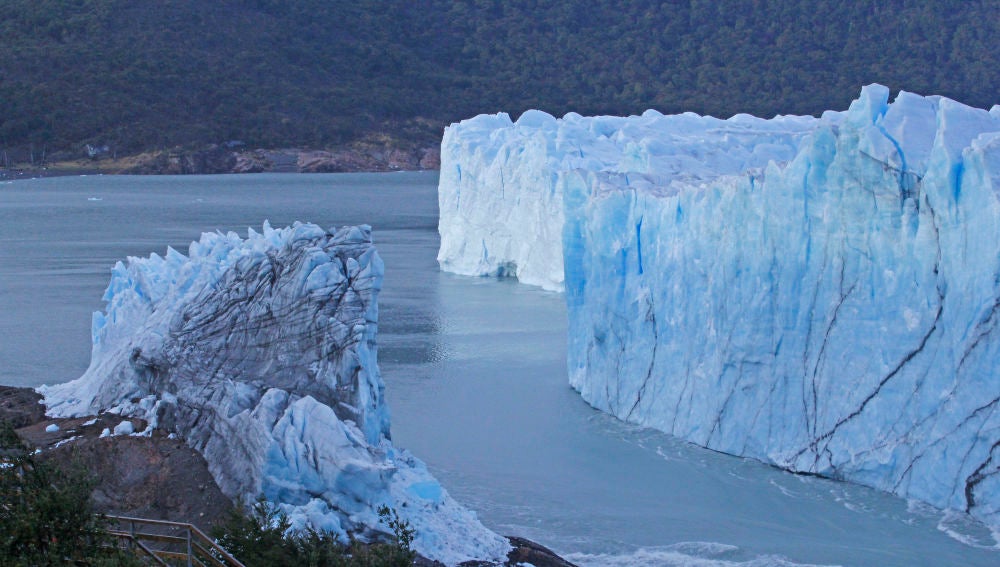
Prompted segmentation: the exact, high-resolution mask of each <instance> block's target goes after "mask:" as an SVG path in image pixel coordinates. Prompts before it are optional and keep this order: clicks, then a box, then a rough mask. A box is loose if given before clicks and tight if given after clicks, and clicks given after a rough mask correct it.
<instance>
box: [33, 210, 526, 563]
mask: <svg viewBox="0 0 1000 567" xmlns="http://www.w3.org/2000/svg"><path fill="white" fill-rule="evenodd" d="M382 272H383V267H382V261H381V259H380V258H379V256H378V254H377V252H376V251H375V248H374V247H373V246H372V243H371V230H370V228H369V227H367V226H361V227H345V228H342V229H340V230H337V231H326V230H324V229H322V228H320V227H318V226H315V225H311V224H300V223H296V224H295V225H294V226H292V227H288V228H284V229H272V228H271V227H270V226H269V225H268V224H266V223H265V225H264V228H263V231H262V232H261V233H257V232H255V231H253V230H252V229H251V230H250V232H249V235H248V237H247V238H246V239H242V238H240V237H239V236H238V235H236V234H235V233H229V234H221V233H214V234H203V235H202V238H201V239H200V240H199V241H197V242H193V243H192V244H191V246H190V250H189V253H188V255H187V256H185V255H183V254H181V253H179V252H177V251H175V250H172V249H168V250H167V253H166V255H165V256H163V257H160V256H158V255H156V254H153V255H152V256H150V257H149V258H129V259H128V261H127V262H125V263H121V262H119V263H118V264H117V265H116V266H115V267H114V269H113V270H112V277H111V282H110V284H109V285H108V290H107V292H106V294H105V296H104V299H105V301H106V302H107V309H106V310H105V311H104V312H103V313H95V314H94V320H93V353H92V357H91V363H90V367H89V368H88V370H87V372H86V373H85V374H84V375H83V376H81V377H80V378H79V379H77V380H75V381H73V382H69V383H66V384H60V385H56V386H51V387H43V388H41V391H42V393H43V394H44V395H45V403H46V405H47V406H48V408H49V413H50V414H51V415H59V416H70V415H86V414H93V413H97V412H100V411H105V410H109V411H113V412H116V413H120V414H122V415H127V416H134V417H141V418H143V419H145V420H147V421H148V422H149V423H150V428H159V429H161V430H164V431H166V432H168V433H175V434H178V435H180V436H182V437H183V438H184V439H186V440H187V442H188V443H189V444H190V445H191V446H193V447H194V448H195V449H197V450H198V451H200V452H201V453H202V455H204V457H205V459H206V461H207V462H208V465H209V469H210V470H211V472H212V474H213V476H214V477H215V479H216V481H217V482H218V483H219V486H220V487H221V488H222V490H223V492H225V493H226V494H227V495H229V496H230V497H233V498H244V499H250V500H252V499H254V498H256V497H257V496H258V495H264V496H265V497H267V498H268V499H269V500H271V501H272V502H275V503H277V504H278V505H279V506H281V507H282V509H284V511H285V512H286V513H287V514H288V515H289V517H290V519H291V520H292V522H293V525H294V526H296V527H307V526H308V527H313V528H315V529H321V530H328V531H332V532H335V533H337V534H339V535H340V536H342V537H343V538H345V539H346V538H347V537H348V534H352V535H355V536H359V537H362V538H365V537H371V536H375V535H376V534H377V533H379V532H381V533H386V532H387V531H388V526H386V525H384V524H380V522H379V518H378V516H377V512H376V510H377V508H378V507H379V506H381V505H383V504H384V505H388V506H390V507H392V508H395V509H396V510H397V512H398V513H399V515H400V517H401V518H402V519H404V520H408V521H409V522H410V523H411V525H412V526H413V528H415V530H416V533H417V536H416V540H415V541H414V548H415V549H416V550H417V551H419V552H420V553H422V554H424V555H426V556H428V557H431V558H434V559H438V560H440V561H443V562H445V563H448V564H456V563H459V562H461V561H465V560H469V559H489V560H496V559H500V558H502V557H503V556H504V555H505V553H506V551H507V549H508V547H509V546H508V544H507V542H506V540H505V539H503V538H501V537H500V536H497V535H496V534H494V533H492V532H490V531H489V530H487V529H486V528H484V527H483V526H482V525H481V524H480V523H479V522H478V521H477V520H476V518H475V516H474V514H472V513H471V512H469V511H468V510H466V509H464V508H463V507H461V506H460V505H459V504H457V503H456V502H455V501H454V500H453V499H451V497H450V496H448V494H447V493H446V492H445V491H444V489H442V488H441V486H440V485H439V484H438V483H437V481H436V480H435V479H434V478H433V477H432V476H431V475H430V474H429V473H428V472H427V469H426V467H425V466H424V465H423V464H422V463H421V462H420V461H419V460H417V459H416V458H414V457H413V456H412V455H409V454H408V453H406V452H405V451H401V450H398V449H396V448H394V447H393V446H392V444H391V443H390V441H389V414H388V409H387V408H386V405H385V402H384V400H383V390H384V385H383V383H382V379H381V376H380V375H379V371H378V366H377V364H376V331H377V320H378V307H377V301H376V299H377V294H378V292H379V289H380V287H381V284H382ZM147 431H148V430H147Z"/></svg>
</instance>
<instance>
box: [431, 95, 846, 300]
mask: <svg viewBox="0 0 1000 567" xmlns="http://www.w3.org/2000/svg"><path fill="white" fill-rule="evenodd" d="M829 119H830V120H836V115H835V114H832V113H831V114H830V115H829ZM815 124H816V119H814V118H812V117H808V116H807V117H802V116H785V117H779V118H777V119H775V120H762V119H760V118H755V117H753V116H749V115H745V114H741V115H737V116H734V117H732V118H730V119H728V120H719V119H716V118H712V117H702V116H698V115H696V114H691V113H687V114H680V115H675V116H664V115H663V114H660V113H659V112H656V111H654V110H648V111H646V112H645V113H644V114H643V115H642V116H638V117H630V118H622V117H615V116H601V117H584V116H580V115H579V114H575V113H570V114H567V115H566V116H565V117H563V118H562V119H561V120H556V119H555V118H553V117H552V116H549V115H548V114H545V113H544V112H539V111H537V110H529V111H528V112H525V113H524V114H522V115H521V117H520V118H518V120H517V122H511V120H510V117H509V116H508V115H507V114H504V113H500V114H497V115H481V116H477V117H475V118H472V119H469V120H465V121H463V122H461V123H458V124H453V125H451V126H450V127H448V128H446V129H445V133H444V138H443V140H442V142H441V164H442V165H441V177H440V185H439V192H438V201H439V208H440V214H441V218H440V222H439V225H438V230H439V232H440V233H441V248H440V251H439V253H438V261H439V262H440V264H441V267H442V268H443V269H445V270H448V271H451V272H455V273H459V274H464V275H474V276H479V275H490V276H516V277H517V278H518V280H519V281H521V282H523V283H528V284H532V285H538V286H541V287H543V288H545V289H550V290H562V289H563V252H562V246H561V242H562V228H563V225H564V223H565V218H564V214H565V213H564V210H565V209H564V207H563V193H562V183H561V181H560V179H561V177H562V176H563V175H564V174H565V173H566V172H568V171H572V170H575V169H581V170H585V171H594V172H611V173H623V174H626V176H627V175H633V176H634V175H636V174H644V175H649V176H653V177H654V178H655V179H657V180H659V182H660V183H671V182H677V183H680V182H685V181H686V182H688V183H693V182H695V181H698V180H703V179H709V178H714V177H716V176H719V175H723V174H731V173H738V172H742V171H747V170H752V169H757V168H763V167H764V166H766V165H767V163H768V162H769V161H771V160H779V161H787V160H790V159H791V158H792V157H794V155H795V150H796V148H797V146H798V144H799V142H800V140H801V139H802V138H803V136H805V135H806V134H808V133H809V132H810V131H811V130H812V129H813V128H815Z"/></svg>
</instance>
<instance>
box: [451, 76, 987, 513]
mask: <svg viewBox="0 0 1000 567" xmlns="http://www.w3.org/2000/svg"><path fill="white" fill-rule="evenodd" d="M682 116H687V115H682ZM593 120H594V121H601V120H602V119H593ZM622 120H626V119H622ZM627 120H630V121H632V122H635V123H636V128H638V125H640V124H643V123H644V121H645V120H647V118H646V116H643V117H638V118H631V119H627ZM691 120H695V118H691ZM702 120H709V119H702ZM731 120H734V121H735V120H737V119H736V118H734V119H731ZM739 120H741V121H747V122H752V120H751V119H749V118H740V119H739ZM788 120H789V119H788V118H782V117H779V118H777V119H775V120H774V121H766V122H765V121H760V122H757V124H756V127H754V128H753V132H752V133H749V132H748V133H747V135H748V136H749V137H752V138H754V139H753V140H750V141H748V142H747V145H746V146H743V147H742V148H741V147H736V148H733V151H729V150H728V149H727V148H728V145H730V144H734V139H733V138H732V137H729V138H728V139H727V136H725V135H723V136H722V138H719V136H718V134H717V132H718V130H717V129H716V127H713V128H707V129H705V130H704V131H703V132H702V133H701V135H698V132H696V131H695V132H693V134H694V135H692V136H689V137H688V138H687V140H686V141H687V143H689V144H690V146H689V147H686V148H684V149H683V150H680V151H679V152H678V151H677V150H676V149H672V151H671V152H664V153H662V154H661V155H655V154H654V153H653V152H651V151H646V152H640V159H638V160H635V159H633V160H632V162H633V163H636V162H637V163H639V164H643V165H645V167H643V168H633V169H629V168H628V167H622V166H621V162H620V155H621V154H616V155H614V156H613V157H614V159H613V160H609V161H604V162H600V163H597V164H582V163H581V162H579V161H577V160H575V159H566V158H562V159H548V158H547V159H548V162H547V165H543V166H536V167H538V168H539V172H540V173H535V174H533V176H534V177H535V178H543V179H546V180H548V181H550V182H551V184H550V185H545V184H539V185H535V186H532V187H520V188H516V189H512V188H510V187H509V185H508V186H507V187H506V188H505V190H507V191H511V192H520V193H526V192H542V193H545V192H547V191H554V192H555V193H557V194H559V195H560V196H561V197H560V203H559V204H560V205H561V206H562V209H563V210H562V218H563V219H564V221H563V223H562V234H561V239H560V241H559V243H558V244H557V246H559V247H560V248H561V249H562V250H563V253H564V277H565V280H564V286H565V292H566V301H567V304H568V313H569V361H568V365H569V372H570V381H571V384H572V385H573V387H574V388H576V389H577V390H579V391H580V392H581V394H582V396H583V397H584V399H586V400H587V401H588V402H589V403H590V404H592V405H593V406H595V407H597V408H599V409H602V410H604V411H607V412H610V413H612V414H614V415H616V416H618V417H619V418H621V419H624V420H627V421H631V422H636V423H640V424H644V425H649V426H652V427H656V428H658V429H661V430H663V431H667V432H670V433H672V434H675V435H677V436H679V437H682V438H684V439H688V440H691V441H693V442H695V443H698V444H700V445H703V446H706V447H710V448H712V449H716V450H719V451H724V452H727V453H731V454H735V455H745V456H750V457H754V458H757V459H760V460H763V461H765V462H769V463H773V464H775V465H778V466H781V467H784V468H787V469H789V470H793V471H798V472H804V473H815V474H819V475H823V476H828V477H832V478H837V479H845V480H851V481H855V482H859V483H862V484H866V485H869V486H873V487H877V488H880V489H883V490H887V491H891V492H894V493H897V494H900V495H903V496H907V497H913V498H917V499H920V500H924V501H926V502H930V503H932V504H935V505H937V506H940V507H945V508H953V509H959V510H966V511H969V512H970V513H972V514H973V515H976V516H977V517H979V518H982V519H984V520H986V521H987V522H988V523H990V524H992V525H994V526H997V525H1000V474H998V473H1000V414H998V406H1000V375H998V364H1000V336H998V333H1000V329H998V324H1000V200H998V192H1000V108H997V107H994V109H993V110H992V111H990V112H987V111H985V110H980V109H974V108H969V107H966V106H963V105H961V104H959V103H956V102H954V101H952V100H949V99H946V98H941V97H921V96H917V95H914V94H910V93H905V92H903V93H900V94H899V96H898V97H897V98H896V99H895V100H894V101H893V102H892V103H891V104H890V103H889V92H888V89H885V88H884V87H881V86H878V85H872V86H869V87H866V88H865V89H863V90H862V93H861V96H860V97H859V98H858V99H857V100H856V101H855V102H854V103H853V104H852V105H851V107H850V109H849V110H848V111H847V112H844V113H827V114H825V115H824V116H823V117H822V118H819V119H812V120H809V119H802V121H797V120H796V121H793V123H794V124H795V125H796V126H801V127H802V128H800V129H797V130H795V132H796V135H789V136H787V137H785V138H783V141H785V142H787V145H782V144H781V143H778V144H775V143H774V142H773V128H777V127H779V126H782V125H783V124H786V123H787V121H788ZM564 121H568V122H574V121H579V119H578V118H575V117H572V118H569V119H564ZM553 122H556V123H558V121H555V120H554V119H553ZM726 122H729V121H726ZM771 122H773V123H774V124H773V125H772V126H767V124H768V123H771ZM463 127H464V123H463V124H461V125H458V126H457V128H456V132H455V133H453V134H452V135H453V137H461V136H460V134H461V130H462V128H463ZM453 128H454V127H453ZM564 128H565V127H564V126H561V125H559V124H555V125H552V126H549V128H548V130H547V133H546V134H544V135H539V134H535V137H546V138H547V139H549V140H551V142H550V147H551V145H552V144H554V145H555V146H558V145H559V144H560V143H562V144H563V145H566V144H568V143H569V142H567V141H563V142H559V137H560V133H561V132H562V131H563V130H564ZM661 128H662V131H660V132H651V131H650V130H654V129H655V128H650V129H649V130H645V131H643V134H642V135H643V136H645V138H644V139H650V138H654V139H655V138H662V139H665V140H673V139H675V137H676V133H675V132H673V131H672V126H671V125H670V124H669V123H668V122H666V121H664V123H663V124H662V126H661ZM509 129H510V127H507V130H509ZM694 130H697V128H694ZM619 131H621V129H619ZM486 134H487V135H485V136H481V137H482V142H481V143H482V146H484V147H486V148H492V147H495V146H496V145H497V140H498V139H504V140H506V139H509V138H511V137H512V136H511V135H510V134H509V133H507V132H506V131H491V132H488V133H486ZM799 134H803V135H799ZM580 140H581V148H582V149H581V152H582V154H583V155H587V153H588V147H589V142H590V141H592V138H587V137H586V136H584V137H582V138H580ZM603 142H604V141H603V140H600V141H598V142H596V143H597V144H598V145H599V144H600V143H603ZM533 143H534V144H535V146H536V147H541V145H542V144H541V143H540V142H539V141H537V140H536V141H534V142H533ZM644 143H645V144H646V146H647V147H653V146H654V145H655V144H654V143H650V142H644ZM452 144H455V145H456V146H459V145H463V146H464V147H465V148H466V151H465V152H464V153H462V154H460V155H458V156H456V155H455V154H450V156H449V154H448V153H444V152H443V154H442V155H443V156H449V161H445V160H443V161H442V171H444V170H445V169H446V168H456V166H458V165H461V168H462V170H463V171H466V170H476V166H475V165H471V164H468V165H467V164H464V163H463V162H465V161H473V162H474V161H475V160H476V159H478V158H479V157H480V156H484V157H486V158H487V159H490V160H492V161H490V163H491V164H497V163H501V162H503V161H504V160H499V161H498V160H497V159H496V158H493V157H491V156H492V153H491V152H489V151H484V152H482V153H480V152H479V148H478V146H477V143H476V140H475V139H466V140H464V141H462V142H461V144H459V143H458V142H457V141H455V140H452ZM627 144H628V143H624V145H627ZM758 144H759V147H760V148H761V151H760V152H759V154H757V153H753V152H752V153H751V155H753V156H754V157H755V158H759V159H747V160H738V159H737V160H733V159H732V157H733V156H734V155H740V153H741V152H743V151H744V149H743V148H748V147H758ZM620 145H621V144H620ZM734 145H735V144H734ZM711 148H718V150H719V153H720V154H723V155H724V157H722V158H720V157H719V155H718V154H715V153H713V152H712V151H711ZM789 150H790V151H789ZM504 151H505V152H507V153H509V154H512V155H513V154H517V153H518V152H519V150H518V149H517V148H516V147H513V145H512V146H510V147H505V149H504ZM527 151H529V150H528V148H527V147H526V148H525V149H524V152H527ZM622 153H627V152H622ZM678 153H680V154H682V155H685V156H691V157H692V160H691V165H692V166H693V168H694V169H693V171H692V172H691V173H690V174H685V171H683V169H682V171H680V172H676V173H675V172H672V170H671V169H670V168H671V167H672V165H671V164H672V162H675V161H677V159H676V156H677V155H678ZM767 154H772V155H773V158H772V159H771V160H768V159H767ZM456 157H457V158H458V163H457V164H456V163H452V162H451V161H450V160H451V159H455V158H456ZM519 159H521V160H522V161H523V162H531V160H529V159H528V158H526V157H521V158H519ZM615 160H619V161H615ZM508 162H509V160H508ZM720 162H721V163H723V165H727V164H728V165H735V167H732V168H729V167H721V168H717V167H716V166H717V165H718V164H719V163H720ZM494 167H500V166H496V165H494ZM481 169H482V167H480V170H481ZM706 169H708V170H712V171H706ZM514 177H515V175H513V174H505V178H506V179H510V178H514ZM451 181H452V179H451V178H448V177H445V176H444V175H443V174H442V187H441V191H442V193H445V194H448V195H450V194H452V193H453V192H454V191H455V189H454V188H452V187H445V186H444V183H445V182H451ZM459 188H460V189H461V192H462V195H463V198H469V197H468V194H469V193H472V192H474V191H475V190H476V189H475V188H473V187H471V186H469V185H459ZM479 190H480V191H483V192H488V193H493V194H494V195H493V196H492V197H479V199H480V200H481V201H487V200H489V201H491V202H492V204H493V206H494V207H498V208H502V207H503V206H504V202H503V201H502V200H500V199H497V197H496V196H495V192H496V187H495V184H487V183H483V184H481V185H480V188H479ZM446 202H448V201H447V200H446V199H445V198H444V197H442V204H444V203H446ZM444 214H445V210H444V207H443V206H442V217H443V216H444ZM481 218H494V219H505V218H508V217H507V216H506V213H503V212H495V211H494V212H492V213H489V214H484V215H481ZM442 224H444V219H443V218H442ZM518 230H523V231H524V232H525V233H527V235H526V236H525V237H524V238H525V239H526V240H529V241H530V240H532V239H535V238H536V235H535V234H532V232H533V231H535V227H534V226H533V225H532V224H531V223H530V222H525V221H522V222H521V223H520V224H519V225H518ZM544 230H546V231H551V227H549V226H546V227H544ZM486 232H489V233H490V234H496V233H499V232H500V231H499V230H495V229H491V230H487V231H486ZM511 232H514V231H511ZM447 234H450V233H448V232H447V231H445V230H442V235H443V236H444V235H447ZM483 238H484V237H483V236H482V235H481V234H480V233H477V232H472V233H471V234H470V235H469V236H468V240H469V241H470V243H471V244H478V242H479V241H480V240H481V239H483ZM513 238H514V239H518V238H521V237H520V236H518V235H517V234H516V233H515V235H514V236H513ZM444 248H445V247H444V243H442V250H444ZM458 248H459V247H458V246H456V245H455V244H450V248H449V249H451V250H455V249H458ZM516 248H517V247H516V246H510V247H509V249H516ZM494 249H499V248H498V247H494ZM497 261H498V262H499V263H503V262H516V261H517V260H516V259H515V258H500V259H498V260H497ZM442 265H443V266H445V267H446V268H447V267H449V264H448V263H446V262H444V261H442ZM484 271H485V270H484Z"/></svg>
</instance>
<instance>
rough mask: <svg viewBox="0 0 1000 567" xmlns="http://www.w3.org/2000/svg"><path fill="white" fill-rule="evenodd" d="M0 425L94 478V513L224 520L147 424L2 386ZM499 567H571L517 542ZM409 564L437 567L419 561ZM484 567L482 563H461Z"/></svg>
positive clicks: (183, 450)
mask: <svg viewBox="0 0 1000 567" xmlns="http://www.w3.org/2000/svg"><path fill="white" fill-rule="evenodd" d="M0 421H8V422H10V423H11V424H12V425H13V426H14V428H15V430H16V432H17V434H18V436H20V437H21V438H22V439H23V440H24V441H25V442H27V443H28V444H29V446H30V447H33V448H35V449H39V450H40V451H41V452H40V456H41V458H43V459H45V460H48V461H50V462H52V463H54V464H57V465H59V466H71V465H75V466H81V465H82V466H83V467H85V468H86V469H87V470H88V471H91V472H92V474H93V475H94V477H95V478H96V479H97V485H96V486H95V488H94V492H93V494H92V497H93V501H94V505H95V508H96V509H97V510H98V511H100V512H102V513H106V514H115V515H123V516H134V517H141V518H149V519H157V520H169V521H175V522H189V523H192V524H194V525H196V526H198V527H199V528H200V529H202V530H203V531H205V532H208V531H209V530H210V529H211V528H212V526H214V525H216V524H217V523H219V522H222V521H224V520H225V518H226V517H227V515H228V513H229V511H230V509H231V508H232V506H233V503H232V502H231V501H230V500H229V499H228V498H227V497H226V496H225V495H224V494H223V493H222V491H221V490H220V489H219V487H218V485H217V484H216V483H215V481H214V480H213V478H212V475H211V474H210V473H209V471H208V465H207V463H206V462H205V459H204V458H203V457H202V456H201V455H200V454H198V452H196V451H195V450H193V449H191V448H190V447H188V446H187V444H185V443H184V441H182V440H179V439H175V438H171V437H168V436H166V435H162V434H159V433H157V432H155V431H154V433H153V434H152V435H151V436H133V435H131V434H130V433H131V432H132V431H142V430H143V429H145V428H146V423H145V422H143V421H142V420H139V419H127V418H123V417H121V416H118V415H115V414H110V413H103V414H101V415H98V416H88V417H82V418H49V417H46V416H45V407H44V406H43V405H42V397H41V395H39V394H38V393H37V392H35V391H34V390H32V389H30V388H15V387H9V386H0ZM508 539H509V540H510V542H511V545H512V546H513V548H514V549H513V550H512V551H511V552H510V554H509V555H508V557H507V561H506V562H505V563H504V564H503V565H504V566H510V567H513V566H517V565H524V564H530V565H534V566H535V567H572V564H571V563H569V562H568V561H566V560H564V559H562V558H561V557H559V556H558V555H556V554H555V553H554V552H553V551H551V550H549V549H547V548H545V547H543V546H541V545H538V544H537V543H534V542H532V541H529V540H526V539H524V538H520V537H508ZM415 565H420V566H424V567H437V566H440V565H441V564H440V563H437V562H434V561H430V560H428V559H426V558H418V560H417V562H416V563H415ZM464 565H466V567H486V566H487V565H490V564H487V563H467V564H464Z"/></svg>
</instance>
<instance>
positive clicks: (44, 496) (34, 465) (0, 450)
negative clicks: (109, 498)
mask: <svg viewBox="0 0 1000 567" xmlns="http://www.w3.org/2000/svg"><path fill="white" fill-rule="evenodd" d="M93 487H94V481H93V479H92V478H90V476H89V475H88V474H87V473H86V471H84V470H83V469H82V468H79V467H73V468H70V469H69V470H62V469H60V468H58V467H55V466H53V465H51V464H49V463H46V462H43V461H38V460H36V459H35V458H34V454H33V452H32V451H30V450H29V448H28V447H27V446H25V445H24V443H23V442H22V441H21V440H20V438H18V436H17V433H16V432H15V431H14V428H13V427H11V425H10V424H9V423H7V422H0V565H11V566H14V565H17V566H21V565H25V566H27V565H31V566H37V565H65V564H67V563H68V564H76V565H89V566H107V567H110V566H121V567H126V566H131V565H140V563H139V561H138V559H136V558H134V557H132V556H130V555H128V554H126V553H125V552H122V551H120V550H118V549H116V548H114V547H113V546H112V543H113V540H112V539H111V536H110V535H109V534H108V532H107V527H106V520H105V519H104V518H103V517H101V516H98V515H95V514H94V510H93V505H92V503H91V501H90V494H91V491H92V489H93Z"/></svg>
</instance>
